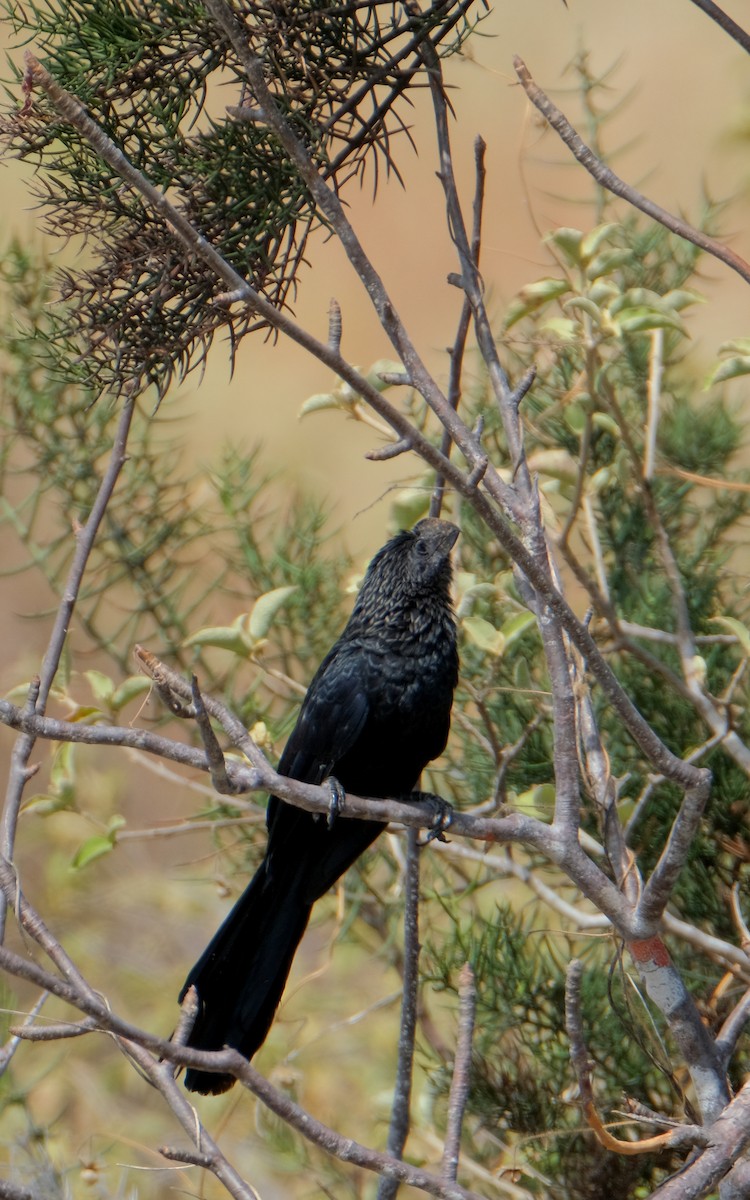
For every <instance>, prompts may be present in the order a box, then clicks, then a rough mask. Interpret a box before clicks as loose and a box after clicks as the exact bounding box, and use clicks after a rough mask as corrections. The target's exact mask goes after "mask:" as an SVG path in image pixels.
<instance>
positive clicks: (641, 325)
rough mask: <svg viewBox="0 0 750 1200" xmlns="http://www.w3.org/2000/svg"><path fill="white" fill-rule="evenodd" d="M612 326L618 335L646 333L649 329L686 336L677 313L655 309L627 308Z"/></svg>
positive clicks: (614, 319) (685, 330) (614, 320)
mask: <svg viewBox="0 0 750 1200" xmlns="http://www.w3.org/2000/svg"><path fill="white" fill-rule="evenodd" d="M613 324H614V325H615V326H616V328H617V329H618V330H619V331H620V333H623V334H625V333H648V331H649V330H651V329H677V330H678V331H679V332H680V333H682V334H684V335H685V336H686V337H687V336H688V331H687V329H686V328H685V326H684V324H683V323H682V321H681V320H680V318H679V317H678V316H677V313H668V312H660V311H659V309H656V308H647V307H643V308H627V309H625V310H624V311H623V312H622V313H621V314H620V315H618V316H617V317H613Z"/></svg>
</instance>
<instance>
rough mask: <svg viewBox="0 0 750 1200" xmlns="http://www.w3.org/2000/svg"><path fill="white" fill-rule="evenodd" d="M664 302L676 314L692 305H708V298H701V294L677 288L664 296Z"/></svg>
mask: <svg viewBox="0 0 750 1200" xmlns="http://www.w3.org/2000/svg"><path fill="white" fill-rule="evenodd" d="M662 300H663V301H664V303H665V304H666V305H668V307H669V308H673V309H674V310H675V311H676V312H682V310H683V308H689V307H690V305H691V304H705V303H706V297H705V296H701V294H700V292H690V291H688V290H687V288H675V289H674V290H673V291H671V292H667V293H666V294H665V295H664V296H662Z"/></svg>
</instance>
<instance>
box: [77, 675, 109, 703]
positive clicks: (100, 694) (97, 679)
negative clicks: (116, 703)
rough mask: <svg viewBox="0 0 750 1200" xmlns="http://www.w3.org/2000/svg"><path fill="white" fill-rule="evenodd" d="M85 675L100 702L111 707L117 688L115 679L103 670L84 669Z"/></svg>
mask: <svg viewBox="0 0 750 1200" xmlns="http://www.w3.org/2000/svg"><path fill="white" fill-rule="evenodd" d="M83 674H84V677H85V678H86V679H88V681H89V687H90V688H91V691H92V692H93V694H94V697H95V698H96V699H97V700H98V701H99V703H100V704H105V705H107V707H109V703H110V701H111V699H112V693H113V691H114V690H115V685H114V680H112V679H110V677H109V675H104V674H103V673H102V672H101V671H84V673H83Z"/></svg>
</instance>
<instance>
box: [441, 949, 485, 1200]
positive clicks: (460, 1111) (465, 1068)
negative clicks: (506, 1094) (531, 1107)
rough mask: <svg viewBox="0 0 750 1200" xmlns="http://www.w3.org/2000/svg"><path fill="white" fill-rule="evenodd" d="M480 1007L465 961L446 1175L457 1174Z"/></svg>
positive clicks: (450, 1097)
mask: <svg viewBox="0 0 750 1200" xmlns="http://www.w3.org/2000/svg"><path fill="white" fill-rule="evenodd" d="M476 1011H477V992H476V986H475V983H474V972H473V971H472V969H471V964H470V963H464V965H463V966H462V968H461V973H460V975H459V977H458V1040H457V1042H456V1057H455V1059H454V1062H453V1076H452V1078H451V1086H450V1091H449V1093H448V1120H447V1122H446V1130H445V1147H444V1149H443V1178H444V1179H456V1178H457V1177H458V1158H459V1154H460V1153H461V1129H462V1127H463V1122H464V1112H465V1111H466V1101H467V1100H468V1098H469V1087H470V1084H471V1044H472V1040H473V1037H474V1019H475V1017H476Z"/></svg>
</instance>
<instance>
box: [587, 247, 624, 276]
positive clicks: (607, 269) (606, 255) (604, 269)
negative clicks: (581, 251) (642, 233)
mask: <svg viewBox="0 0 750 1200" xmlns="http://www.w3.org/2000/svg"><path fill="white" fill-rule="evenodd" d="M632 258H633V251H632V250H604V251H603V252H602V253H601V254H597V255H596V257H595V258H592V260H591V262H590V263H589V265H588V266H587V267H586V278H587V279H599V278H600V277H601V276H602V275H611V274H612V272H613V271H616V270H617V268H618V267H623V266H625V263H628V262H630V261H631V260H632Z"/></svg>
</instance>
